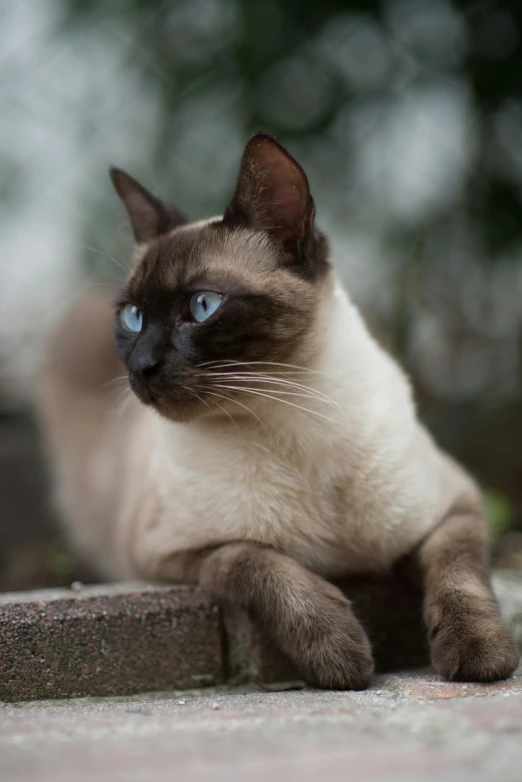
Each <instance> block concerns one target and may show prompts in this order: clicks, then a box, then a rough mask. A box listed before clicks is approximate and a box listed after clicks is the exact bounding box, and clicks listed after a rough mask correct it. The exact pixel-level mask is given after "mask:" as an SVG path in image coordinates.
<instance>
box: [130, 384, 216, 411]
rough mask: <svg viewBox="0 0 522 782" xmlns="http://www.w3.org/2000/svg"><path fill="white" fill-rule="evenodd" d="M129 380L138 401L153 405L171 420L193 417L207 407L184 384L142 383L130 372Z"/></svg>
mask: <svg viewBox="0 0 522 782" xmlns="http://www.w3.org/2000/svg"><path fill="white" fill-rule="evenodd" d="M129 382H130V386H131V389H132V391H133V392H134V394H135V395H136V396H137V397H138V399H139V400H140V402H141V403H142V404H144V405H147V406H148V407H153V408H154V409H155V410H156V411H157V412H158V413H159V414H160V415H161V416H163V417H164V418H168V419H170V420H173V421H183V420H189V419H193V418H195V417H196V415H197V414H198V413H199V412H200V411H201V412H203V411H204V410H206V409H208V407H207V406H206V405H205V403H204V401H203V399H202V398H201V396H200V395H199V394H196V393H195V392H193V391H191V389H190V388H188V387H186V386H180V385H175V384H171V385H169V386H164V385H163V384H162V385H161V386H156V385H154V384H144V383H140V382H138V381H137V380H136V379H135V378H133V376H132V375H131V374H130V375H129Z"/></svg>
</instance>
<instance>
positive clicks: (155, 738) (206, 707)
mask: <svg viewBox="0 0 522 782" xmlns="http://www.w3.org/2000/svg"><path fill="white" fill-rule="evenodd" d="M94 775H96V776H97V778H98V779H100V780H101V781H102V782H163V780H165V782H167V780H169V782H170V780H173V779H174V780H176V782H185V781H186V782H199V781H200V780H201V782H203V781H205V782H214V781H216V782H219V781H220V780H226V782H236V781H237V782H239V781H240V780H241V781H242V780H249V781H252V782H258V780H259V782H261V781H263V782H265V780H269V781H270V782H278V781H279V780H284V782H293V780H299V782H308V780H323V779H324V780H326V779H327V780H329V782H336V781H337V780H346V779H350V780H353V781H354V782H356V781H357V780H364V781H365V782H380V780H383V781H384V780H397V781H398V780H400V781H401V782H403V780H415V781H417V780H423V782H432V781H434V780H444V782H457V781H458V782H465V780H473V781H474V782H486V780H487V781H488V782H489V781H490V780H495V782H520V780H522V669H519V672H518V674H517V675H516V676H515V677H514V678H513V679H512V680H510V681H509V682H501V683H499V684H495V685H474V684H469V685H463V684H448V683H444V682H441V681H440V680H439V679H438V678H437V677H436V676H435V675H433V674H432V673H430V672H420V673H414V674H412V673H408V674H403V675H398V674H394V675H385V676H379V677H376V679H375V683H374V685H373V687H372V689H371V690H369V691H367V692H362V693H350V692H346V693H344V692H321V691H318V690H308V689H304V690H291V691H283V692H270V691H260V690H259V689H257V690H256V689H254V688H252V687H250V688H244V689H242V690H241V689H235V690H234V689H233V688H228V689H226V688H222V689H213V690H208V689H207V690H205V691H200V692H199V693H198V692H187V691H185V692H183V693H170V694H162V695H154V696H140V697H135V698H111V699H98V700H94V699H87V698H85V699H76V700H72V701H41V702H38V703H25V704H3V705H0V779H1V780H2V782H11V781H13V782H18V781H20V782H33V780H34V781H35V782H36V780H38V782H47V780H49V782H50V781H51V780H52V782H66V781H67V782H70V780H74V782H83V781H84V780H91V779H92V778H93V776H94Z"/></svg>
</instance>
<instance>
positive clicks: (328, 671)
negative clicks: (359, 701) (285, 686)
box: [279, 583, 374, 690]
mask: <svg viewBox="0 0 522 782" xmlns="http://www.w3.org/2000/svg"><path fill="white" fill-rule="evenodd" d="M313 598H314V599H313V603H311V604H310V605H309V606H308V610H307V611H306V612H303V614H302V616H301V619H300V622H299V624H296V625H295V626H294V627H291V626H290V627H288V628H287V632H286V633H285V637H283V638H280V639H279V642H280V645H281V647H282V648H283V651H285V652H286V654H287V655H288V656H289V657H290V659H291V660H292V662H293V663H294V665H295V667H296V668H297V670H298V671H299V673H300V674H301V676H302V677H303V679H304V680H305V681H306V682H307V683H308V684H310V685H312V686H313V687H321V688H322V689H329V690H364V689H366V687H368V685H369V684H370V681H371V678H372V675H373V671H374V663H373V655H372V649H371V646H370V642H369V641H368V638H367V636H366V634H365V632H364V630H363V628H362V627H361V625H360V624H359V622H358V621H357V619H356V618H355V616H354V615H353V613H352V610H351V607H350V603H349V602H348V600H346V599H345V598H344V596H343V595H342V594H341V592H339V590H337V589H336V588H335V587H333V586H331V585H330V584H326V583H324V587H323V586H322V588H321V589H320V590H317V591H316V592H315V594H314V595H313Z"/></svg>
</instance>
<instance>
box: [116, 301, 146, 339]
mask: <svg viewBox="0 0 522 782" xmlns="http://www.w3.org/2000/svg"><path fill="white" fill-rule="evenodd" d="M120 320H121V322H122V325H123V327H124V328H126V329H127V331H132V333H133V334H139V332H140V331H141V327H142V324H143V318H142V316H141V312H140V311H139V309H138V308H137V307H135V306H134V304H127V305H125V307H124V308H123V309H122V311H121V313H120Z"/></svg>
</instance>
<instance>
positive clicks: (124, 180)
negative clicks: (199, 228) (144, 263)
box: [109, 168, 187, 244]
mask: <svg viewBox="0 0 522 782" xmlns="http://www.w3.org/2000/svg"><path fill="white" fill-rule="evenodd" d="M109 171H110V175H111V179H112V183H113V185H114V187H115V189H116V192H117V193H118V195H119V197H120V198H121V200H122V201H123V204H124V206H125V209H126V210H127V213H128V215H129V217H130V221H131V225H132V231H133V233H134V238H135V239H136V242H137V243H138V244H141V243H142V242H150V240H151V239H154V238H155V237H156V236H160V234H166V233H168V232H169V231H172V230H173V229H174V228H177V226H178V225H183V224H184V223H186V222H187V219H186V217H185V216H184V215H182V214H181V212H178V210H177V209H176V208H175V207H173V206H169V205H168V204H164V203H163V201H160V200H159V198H156V197H155V196H153V195H152V194H151V193H149V191H148V190H146V189H145V188H144V187H143V186H142V185H140V183H139V182H136V180H135V179H133V177H131V176H130V175H129V174H127V173H126V172H125V171H122V170H121V169H120V168H110V169H109Z"/></svg>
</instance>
